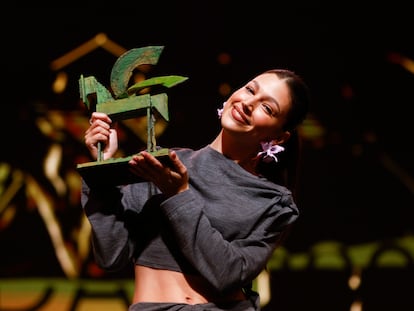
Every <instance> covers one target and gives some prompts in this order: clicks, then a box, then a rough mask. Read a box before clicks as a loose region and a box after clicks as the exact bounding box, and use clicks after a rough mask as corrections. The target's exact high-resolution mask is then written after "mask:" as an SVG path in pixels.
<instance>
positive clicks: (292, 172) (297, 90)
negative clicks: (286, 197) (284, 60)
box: [257, 69, 311, 194]
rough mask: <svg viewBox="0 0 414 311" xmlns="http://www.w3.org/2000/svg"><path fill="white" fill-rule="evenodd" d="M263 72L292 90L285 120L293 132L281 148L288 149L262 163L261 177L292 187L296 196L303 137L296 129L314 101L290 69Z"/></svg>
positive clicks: (260, 166)
mask: <svg viewBox="0 0 414 311" xmlns="http://www.w3.org/2000/svg"><path fill="white" fill-rule="evenodd" d="M263 73H274V74H276V75H277V76H278V77H279V78H280V79H282V80H284V81H285V82H286V84H287V86H288V88H289V90H290V99H291V107H290V110H289V112H288V113H287V117H286V124H285V125H284V127H283V128H284V130H286V131H289V132H290V137H289V139H288V140H287V141H286V142H285V143H284V144H283V145H282V146H283V147H284V148H285V150H284V151H283V152H281V153H278V154H277V158H278V161H277V162H274V161H272V162H271V163H265V162H263V161H260V163H259V164H258V167H257V169H258V171H259V172H260V174H262V175H263V176H265V177H266V178H268V179H269V180H272V181H273V182H276V183H278V184H281V185H284V186H286V187H287V188H289V189H290V190H291V191H292V192H293V193H294V194H295V192H296V190H297V177H298V176H297V175H298V171H299V165H300V155H301V147H302V142H301V137H300V135H299V133H298V131H297V127H298V126H299V125H300V124H301V123H302V122H303V121H304V120H305V118H306V116H307V114H308V111H309V106H310V102H311V98H310V91H309V88H308V86H307V85H306V83H305V82H304V80H303V79H302V78H301V77H300V76H298V75H297V74H296V73H294V72H293V71H290V70H287V69H271V70H267V71H265V72H263Z"/></svg>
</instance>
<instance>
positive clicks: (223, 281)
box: [81, 146, 298, 292]
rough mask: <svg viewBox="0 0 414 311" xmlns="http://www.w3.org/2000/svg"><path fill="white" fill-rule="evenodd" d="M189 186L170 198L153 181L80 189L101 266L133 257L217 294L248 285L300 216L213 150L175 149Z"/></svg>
mask: <svg viewBox="0 0 414 311" xmlns="http://www.w3.org/2000/svg"><path fill="white" fill-rule="evenodd" d="M174 150H176V152H177V154H178V156H179V158H180V159H181V161H182V162H183V163H184V164H185V165H186V166H187V169H188V173H189V177H190V189H189V190H187V191H184V192H182V193H179V194H177V195H175V196H172V197H170V198H168V199H165V198H164V197H163V195H162V194H161V193H160V191H159V190H158V189H157V188H156V187H155V186H154V185H153V184H151V183H148V182H140V183H135V184H129V185H125V186H116V187H115V186H114V187H106V188H105V187H99V188H92V189H91V188H89V187H88V185H87V184H86V182H85V181H83V187H82V200H81V202H82V206H83V208H84V210H85V213H86V215H87V217H88V219H89V221H90V223H91V225H92V245H93V252H94V256H95V259H96V261H97V263H98V264H99V265H100V266H101V267H102V268H104V269H107V270H116V269H120V268H122V267H124V266H125V265H126V264H128V263H130V262H131V260H133V261H134V262H135V263H136V264H140V265H145V266H149V267H153V268H160V269H169V270H173V271H181V272H184V273H189V274H197V275H201V276H203V277H204V278H205V279H206V280H207V281H208V282H209V283H210V284H211V285H212V286H214V287H215V288H216V289H217V290H218V291H219V292H224V291H226V290H232V289H235V288H242V287H244V286H247V285H248V284H250V283H251V282H252V281H253V280H254V279H255V278H256V277H257V276H258V274H259V273H260V272H261V271H262V270H263V269H264V268H265V266H266V262H267V261H268V260H269V258H270V257H271V255H272V253H273V251H274V249H275V248H276V246H277V244H278V242H279V239H280V236H281V233H282V232H284V231H285V230H286V228H287V226H288V225H290V224H291V223H293V222H294V221H295V220H296V218H297V217H298V209H297V207H296V205H295V203H294V201H293V198H292V194H291V192H290V191H289V190H288V189H286V188H285V187H282V186H279V185H276V184H274V183H272V182H270V181H268V180H267V179H265V178H262V177H258V176H254V175H252V174H250V173H249V172H247V171H245V170H244V169H243V168H241V167H240V166H239V165H238V164H236V163H235V162H234V161H232V160H230V159H228V158H226V157H225V156H224V155H223V154H221V153H219V152H217V151H215V150H214V149H212V148H211V147H210V146H206V147H204V148H202V149H200V150H196V151H194V150H191V149H186V148H180V149H178V148H175V149H174Z"/></svg>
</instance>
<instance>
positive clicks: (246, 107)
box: [242, 100, 254, 115]
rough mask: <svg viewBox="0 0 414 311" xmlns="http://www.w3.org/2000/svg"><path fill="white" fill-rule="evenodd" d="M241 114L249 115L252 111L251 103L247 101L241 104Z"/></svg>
mask: <svg viewBox="0 0 414 311" xmlns="http://www.w3.org/2000/svg"><path fill="white" fill-rule="evenodd" d="M242 108H243V112H244V113H245V114H247V115H250V114H251V113H252V111H253V109H254V106H253V101H250V100H247V101H243V102H242Z"/></svg>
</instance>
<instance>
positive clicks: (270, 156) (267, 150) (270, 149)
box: [257, 142, 285, 163]
mask: <svg viewBox="0 0 414 311" xmlns="http://www.w3.org/2000/svg"><path fill="white" fill-rule="evenodd" d="M260 144H261V146H262V149H263V151H260V152H259V153H258V154H257V155H258V156H261V155H263V161H264V162H266V163H269V162H271V161H275V162H277V161H278V160H277V157H276V156H275V154H276V153H279V152H282V151H283V150H285V148H283V147H282V146H279V145H272V143H271V142H267V143H266V142H262V143H260Z"/></svg>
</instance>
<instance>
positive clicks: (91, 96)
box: [77, 46, 188, 185]
mask: <svg viewBox="0 0 414 311" xmlns="http://www.w3.org/2000/svg"><path fill="white" fill-rule="evenodd" d="M163 48H164V47H163V46H148V47H143V48H135V49H131V50H129V51H127V52H125V53H124V54H123V55H121V56H120V57H119V58H118V59H117V61H116V62H115V64H114V66H113V68H112V71H111V79H110V84H111V89H112V92H113V94H114V96H113V95H112V93H111V92H110V91H109V90H108V89H106V88H105V87H104V86H103V85H102V84H100V83H99V82H98V81H97V80H96V79H95V77H93V76H89V77H83V75H81V77H80V79H79V92H80V97H81V100H82V101H83V103H84V104H85V106H86V107H87V108H88V110H89V111H98V112H104V113H106V114H107V115H108V116H109V117H110V118H111V119H112V121H119V120H125V119H130V118H135V117H139V116H145V115H146V118H147V149H146V151H148V152H150V153H151V154H152V155H154V156H155V157H156V158H158V159H159V160H160V161H161V162H164V163H166V164H168V161H169V157H168V149H167V148H158V147H157V145H156V138H155V122H156V119H155V115H154V111H155V110H156V111H157V112H158V114H159V115H160V116H161V117H162V118H163V119H164V120H165V121H167V122H168V121H169V116H168V97H167V94H166V93H165V92H162V91H163V90H165V89H166V88H171V87H173V86H175V85H177V84H179V83H181V82H184V81H185V80H187V79H188V78H187V77H182V76H174V75H172V76H159V77H153V78H149V79H146V80H143V81H140V82H138V83H136V84H134V85H132V86H130V87H128V84H129V81H130V78H131V76H132V73H133V70H134V69H135V68H137V67H138V66H140V65H144V64H145V65H155V64H157V62H158V58H159V56H160V54H161V52H162V50H163ZM144 89H147V90H148V89H149V90H150V91H149V92H148V93H145V94H140V92H142V91H143V90H144ZM153 89H157V90H158V92H154V91H153ZM97 147H98V157H97V160H96V161H94V162H87V163H82V164H78V165H77V170H78V172H79V174H80V175H81V176H82V177H83V179H84V180H85V181H86V182H87V183H88V184H89V185H122V184H128V183H134V182H141V181H142V179H140V178H139V177H138V176H136V175H135V174H132V173H131V172H130V171H129V167H128V162H129V160H130V159H131V158H132V155H131V156H127V157H122V158H111V159H106V160H103V148H102V143H98V146H97Z"/></svg>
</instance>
